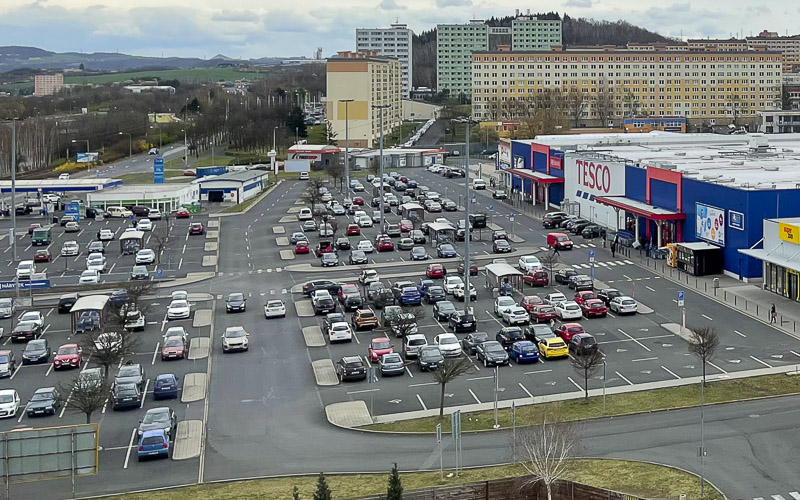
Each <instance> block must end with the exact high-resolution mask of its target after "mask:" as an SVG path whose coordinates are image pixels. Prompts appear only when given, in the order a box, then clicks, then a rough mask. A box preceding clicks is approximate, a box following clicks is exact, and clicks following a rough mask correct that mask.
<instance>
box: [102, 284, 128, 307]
mask: <svg viewBox="0 0 800 500" xmlns="http://www.w3.org/2000/svg"><path fill="white" fill-rule="evenodd" d="M130 300H131V298H130V297H129V296H128V292H127V291H126V290H125V289H124V288H123V289H121V290H114V291H113V292H111V295H110V296H109V297H108V301H109V302H111V303H112V304H113V305H114V306H116V307H122V306H124V305H125V304H127V303H128V302H129V301H130Z"/></svg>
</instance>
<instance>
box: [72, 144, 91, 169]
mask: <svg viewBox="0 0 800 500" xmlns="http://www.w3.org/2000/svg"><path fill="white" fill-rule="evenodd" d="M76 142H85V143H86V164H87V165H88V166H87V167H86V171H87V172H88V171H89V170H90V169H89V167H91V165H92V163H91V162H90V161H89V140H88V139H72V143H73V144H75V143H76ZM75 161H78V153H75Z"/></svg>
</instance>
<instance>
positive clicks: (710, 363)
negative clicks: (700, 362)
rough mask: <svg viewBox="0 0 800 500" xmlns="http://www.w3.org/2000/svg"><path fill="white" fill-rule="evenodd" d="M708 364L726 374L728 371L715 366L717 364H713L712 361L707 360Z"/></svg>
mask: <svg viewBox="0 0 800 500" xmlns="http://www.w3.org/2000/svg"><path fill="white" fill-rule="evenodd" d="M708 364H709V365H711V366H713V367H714V368H716V369H717V370H719V371H721V372H722V373H725V374H727V373H728V372H726V371H725V370H723V369H722V368H720V367H719V366H717V365H715V364H714V363H712V362H711V361H709V362H708Z"/></svg>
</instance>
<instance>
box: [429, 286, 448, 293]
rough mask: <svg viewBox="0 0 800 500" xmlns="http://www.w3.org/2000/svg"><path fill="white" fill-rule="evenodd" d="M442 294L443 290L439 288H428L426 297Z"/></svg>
mask: <svg viewBox="0 0 800 500" xmlns="http://www.w3.org/2000/svg"><path fill="white" fill-rule="evenodd" d="M439 293H444V289H442V287H440V286H432V287H428V295H433V294H439Z"/></svg>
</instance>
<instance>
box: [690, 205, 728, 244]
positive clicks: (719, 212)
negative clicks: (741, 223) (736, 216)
mask: <svg viewBox="0 0 800 500" xmlns="http://www.w3.org/2000/svg"><path fill="white" fill-rule="evenodd" d="M695 214H696V215H695V217H696V219H695V225H694V227H695V236H696V237H697V238H699V239H701V240H705V241H707V242H709V243H713V244H715V245H719V246H721V247H724V246H725V210H723V209H721V208H716V207H712V206H710V205H703V204H702V203H695Z"/></svg>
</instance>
